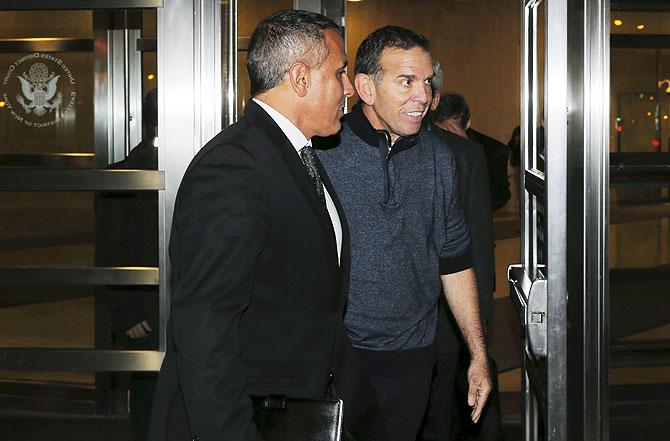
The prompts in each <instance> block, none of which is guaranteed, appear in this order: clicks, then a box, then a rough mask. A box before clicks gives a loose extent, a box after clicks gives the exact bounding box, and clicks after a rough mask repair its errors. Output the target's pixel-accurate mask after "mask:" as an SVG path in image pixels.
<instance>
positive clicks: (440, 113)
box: [433, 92, 470, 130]
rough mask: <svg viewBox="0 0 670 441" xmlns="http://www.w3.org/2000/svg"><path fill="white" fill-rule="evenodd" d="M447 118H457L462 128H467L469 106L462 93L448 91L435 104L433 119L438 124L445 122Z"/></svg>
mask: <svg viewBox="0 0 670 441" xmlns="http://www.w3.org/2000/svg"><path fill="white" fill-rule="evenodd" d="M449 118H458V125H459V126H461V128H462V129H463V130H465V129H467V128H468V122H469V121H470V107H469V106H468V102H467V101H465V98H464V97H463V95H459V94H457V93H453V92H448V93H445V94H444V95H442V97H441V98H440V103H439V104H438V105H437V109H435V111H434V112H433V121H434V122H436V123H438V124H439V123H442V122H445V121H446V120H448V119H449Z"/></svg>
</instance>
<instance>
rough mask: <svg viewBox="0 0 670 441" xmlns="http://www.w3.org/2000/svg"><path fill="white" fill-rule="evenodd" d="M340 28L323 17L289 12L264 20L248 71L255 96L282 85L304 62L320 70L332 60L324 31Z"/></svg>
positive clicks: (251, 50) (253, 40)
mask: <svg viewBox="0 0 670 441" xmlns="http://www.w3.org/2000/svg"><path fill="white" fill-rule="evenodd" d="M328 29H332V30H334V31H335V32H338V33H340V32H341V31H340V27H339V26H338V25H336V24H335V23H334V22H333V21H332V20H331V19H329V18H328V17H325V16H323V15H321V14H316V13H314V12H308V11H297V10H285V11H279V12H277V13H275V14H272V15H271V16H269V17H268V18H266V19H265V20H263V21H262V22H261V23H260V24H259V25H258V27H257V28H256V30H255V31H254V33H253V34H252V35H251V40H250V41H249V52H248V56H247V72H248V73H249V80H250V81H251V96H256V95H258V94H259V93H261V92H265V91H267V90H270V89H272V88H273V87H276V86H278V85H279V84H280V83H281V82H282V80H283V78H284V76H285V75H286V73H287V72H288V69H289V67H290V66H291V63H293V62H295V61H298V60H300V61H303V62H305V63H306V64H307V65H309V66H310V67H314V68H318V67H319V66H321V64H322V63H323V62H324V61H325V60H326V58H328V46H327V44H326V38H325V36H324V35H323V31H325V30H328Z"/></svg>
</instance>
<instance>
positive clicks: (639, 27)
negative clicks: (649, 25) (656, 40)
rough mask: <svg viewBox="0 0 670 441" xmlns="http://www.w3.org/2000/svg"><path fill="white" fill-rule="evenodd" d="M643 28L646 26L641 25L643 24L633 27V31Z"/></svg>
mask: <svg viewBox="0 0 670 441" xmlns="http://www.w3.org/2000/svg"><path fill="white" fill-rule="evenodd" d="M644 28H646V26H645V25H643V24H639V25H637V26H635V29H637V30H638V31H641V30H642V29H644Z"/></svg>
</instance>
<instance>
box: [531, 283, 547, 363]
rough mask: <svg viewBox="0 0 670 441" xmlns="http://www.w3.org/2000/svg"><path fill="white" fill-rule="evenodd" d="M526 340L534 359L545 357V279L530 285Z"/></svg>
mask: <svg viewBox="0 0 670 441" xmlns="http://www.w3.org/2000/svg"><path fill="white" fill-rule="evenodd" d="M526 338H527V341H528V347H529V349H530V351H531V352H532V353H533V355H535V357H538V358H546V357H547V280H546V279H536V280H534V281H533V283H532V284H531V285H530V292H529V293H528V307H527V308H526Z"/></svg>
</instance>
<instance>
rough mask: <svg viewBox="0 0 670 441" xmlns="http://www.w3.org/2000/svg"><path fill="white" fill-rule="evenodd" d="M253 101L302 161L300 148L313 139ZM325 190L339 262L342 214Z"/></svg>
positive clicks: (276, 113) (310, 143)
mask: <svg viewBox="0 0 670 441" xmlns="http://www.w3.org/2000/svg"><path fill="white" fill-rule="evenodd" d="M253 101H254V102H255V103H256V104H258V105H259V106H261V107H262V108H263V110H265V111H266V112H267V114H268V115H270V118H272V119H273V120H274V122H275V123H277V125H278V126H279V128H280V129H281V131H282V132H284V135H286V137H287V138H288V140H289V141H291V145H293V148H294V149H295V152H296V154H297V155H298V159H300V161H301V162H302V159H301V158H300V150H302V148H303V147H305V146H306V145H309V146H311V145H312V140H311V139H307V138H305V135H303V134H302V132H301V131H300V129H298V128H297V127H296V126H295V124H293V123H292V122H291V121H289V120H288V118H286V117H285V116H284V115H282V114H281V113H279V112H277V111H276V110H275V109H273V108H272V107H271V106H269V105H268V104H266V103H264V102H263V101H260V100H257V99H256V98H253ZM323 190H324V191H323V193H324V195H325V196H326V209H327V210H328V215H329V216H330V223H331V224H332V225H333V232H334V233H335V242H336V243H337V260H338V262H339V260H340V256H341V254H342V224H341V223H340V216H339V215H338V214H337V209H336V208H335V203H334V202H333V198H332V197H331V196H330V193H328V189H327V188H326V186H325V185H324V186H323Z"/></svg>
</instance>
